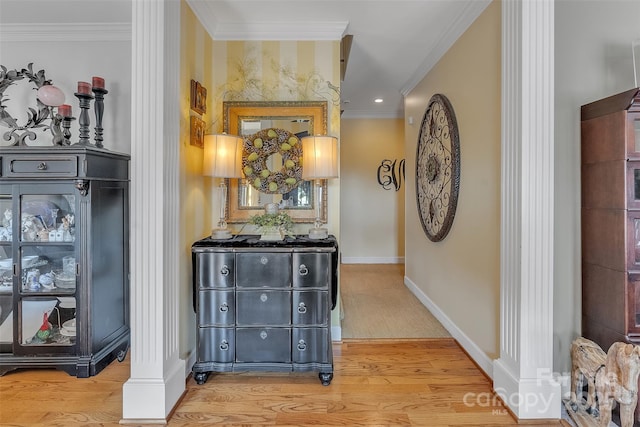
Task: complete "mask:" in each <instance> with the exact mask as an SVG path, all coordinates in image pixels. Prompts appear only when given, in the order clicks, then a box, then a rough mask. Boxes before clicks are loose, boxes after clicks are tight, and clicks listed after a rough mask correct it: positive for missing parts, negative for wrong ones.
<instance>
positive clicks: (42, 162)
mask: <svg viewBox="0 0 640 427" xmlns="http://www.w3.org/2000/svg"><path fill="white" fill-rule="evenodd" d="M3 160H4V164H5V165H6V170H5V171H4V175H3V176H5V177H7V178H17V177H25V178H39V177H42V178H46V177H54V178H67V177H75V176H78V157H77V156H55V157H53V156H52V157H46V156H34V157H29V156H19V157H15V158H12V157H5V158H4V159H3Z"/></svg>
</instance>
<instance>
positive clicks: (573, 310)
mask: <svg viewBox="0 0 640 427" xmlns="http://www.w3.org/2000/svg"><path fill="white" fill-rule="evenodd" d="M555 4H556V8H555V17H556V25H555V39H556V45H555V64H556V72H555V88H556V89H555V91H556V100H555V111H556V123H555V147H556V148H555V157H556V162H555V164H556V168H555V189H556V194H555V201H554V203H555V230H556V231H555V249H554V252H555V261H554V265H555V274H554V282H555V290H554V330H555V337H554V341H555V348H554V355H555V360H554V369H555V370H556V371H558V372H568V370H569V368H570V366H571V360H570V358H569V348H570V345H571V341H572V340H573V338H575V337H576V336H578V335H579V334H580V333H581V326H580V325H581V283H582V282H581V261H580V257H581V253H580V106H581V105H584V104H586V103H589V102H592V101H596V100H598V99H600V98H604V97H607V96H610V95H614V94H616V93H619V92H623V91H625V90H628V89H631V88H633V87H634V76H633V65H632V64H633V63H632V56H631V42H632V41H633V40H635V39H640V2H638V1H629V0H607V1H593V0H589V1H586V0H580V1H577V0H556V3H555ZM620 309H623V308H622V307H620Z"/></svg>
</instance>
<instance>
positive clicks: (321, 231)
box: [301, 135, 338, 239]
mask: <svg viewBox="0 0 640 427" xmlns="http://www.w3.org/2000/svg"><path fill="white" fill-rule="evenodd" d="M301 141H302V178H303V179H306V180H314V181H315V189H316V220H315V224H314V227H313V228H311V229H310V230H309V238H312V239H326V238H327V237H328V236H329V232H328V230H327V229H326V228H323V227H322V219H321V212H322V199H323V196H324V195H323V194H322V180H323V179H329V178H337V177H338V138H336V137H333V136H326V135H316V136H305V137H303V138H302V139H301Z"/></svg>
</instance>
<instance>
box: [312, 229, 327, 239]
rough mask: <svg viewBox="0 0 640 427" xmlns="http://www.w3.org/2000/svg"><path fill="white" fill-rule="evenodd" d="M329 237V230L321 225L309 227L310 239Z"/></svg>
mask: <svg viewBox="0 0 640 427" xmlns="http://www.w3.org/2000/svg"><path fill="white" fill-rule="evenodd" d="M327 237H329V230H327V229H326V228H321V227H314V228H310V229H309V238H310V239H326V238H327Z"/></svg>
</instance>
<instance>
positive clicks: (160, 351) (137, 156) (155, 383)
mask: <svg viewBox="0 0 640 427" xmlns="http://www.w3.org/2000/svg"><path fill="white" fill-rule="evenodd" d="M132 4H133V6H132V7H133V16H132V84H131V88H132V94H131V110H132V112H131V121H132V126H131V128H132V131H131V137H132V141H131V240H130V246H131V293H130V295H131V299H130V304H131V310H130V312H131V350H130V355H131V377H130V378H129V380H128V381H127V382H126V383H125V384H124V386H123V409H122V413H123V420H122V421H121V423H124V424H128V423H138V424H139V423H145V422H154V423H160V424H164V423H165V422H166V418H167V416H168V415H169V414H170V412H171V410H172V409H173V407H174V405H175V404H176V403H177V402H178V400H179V398H180V397H181V395H182V394H183V392H184V390H185V376H184V373H185V363H184V361H183V360H181V359H180V358H179V340H178V324H179V321H178V320H179V319H178V313H179V310H178V302H179V297H178V286H177V285H176V284H177V283H178V280H179V276H178V270H177V265H178V262H177V260H178V259H179V255H178V251H179V247H180V242H179V239H178V229H179V226H178V225H179V210H178V203H179V185H178V184H179V180H178V170H179V142H178V139H179V122H178V118H179V117H180V115H179V114H178V108H179V107H178V106H179V86H178V83H179V63H180V61H179V46H180V37H179V36H180V31H179V30H180V2H178V1H173V0H133V2H132Z"/></svg>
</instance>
